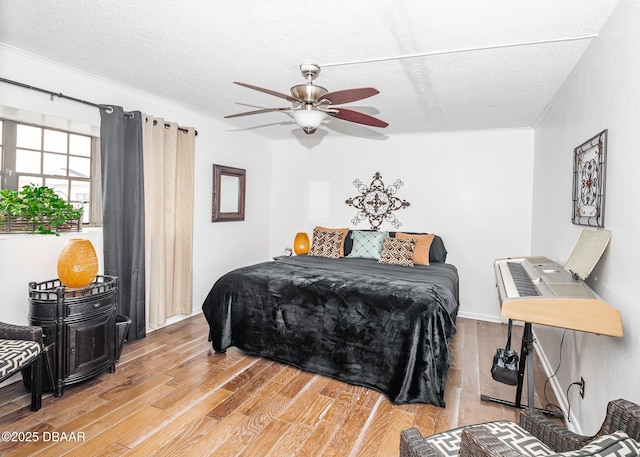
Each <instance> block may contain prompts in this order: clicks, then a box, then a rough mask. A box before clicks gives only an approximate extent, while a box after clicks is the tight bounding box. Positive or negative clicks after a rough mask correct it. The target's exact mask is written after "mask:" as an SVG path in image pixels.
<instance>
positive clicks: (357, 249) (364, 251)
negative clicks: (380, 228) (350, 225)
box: [347, 230, 389, 260]
mask: <svg viewBox="0 0 640 457" xmlns="http://www.w3.org/2000/svg"><path fill="white" fill-rule="evenodd" d="M387 236H389V235H388V233H387V232H368V231H367V232H363V231H361V230H354V231H353V232H351V238H352V239H353V247H352V248H351V252H350V253H349V255H348V256H347V257H361V258H363V259H376V260H378V259H380V256H381V255H382V245H383V244H384V239H385V238H386V237H387Z"/></svg>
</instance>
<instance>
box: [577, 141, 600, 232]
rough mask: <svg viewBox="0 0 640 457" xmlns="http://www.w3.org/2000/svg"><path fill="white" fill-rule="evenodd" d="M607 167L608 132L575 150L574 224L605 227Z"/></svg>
mask: <svg viewBox="0 0 640 457" xmlns="http://www.w3.org/2000/svg"><path fill="white" fill-rule="evenodd" d="M606 167H607V130H603V131H602V132H600V133H598V134H597V135H596V136H594V137H593V138H591V139H590V140H587V141H585V142H584V143H582V144H581V145H580V146H578V147H577V148H575V149H574V153H573V216H572V222H573V223H574V224H576V225H588V226H591V227H604V197H605V176H606Z"/></svg>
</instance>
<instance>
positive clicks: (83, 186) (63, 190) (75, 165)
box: [0, 120, 96, 224]
mask: <svg viewBox="0 0 640 457" xmlns="http://www.w3.org/2000/svg"><path fill="white" fill-rule="evenodd" d="M0 128H1V131H2V135H1V136H0V165H2V166H1V167H0V169H1V170H2V186H1V187H2V188H6V189H15V190H19V189H22V188H23V187H24V186H25V185H26V184H36V185H40V186H43V185H44V186H48V187H51V188H53V189H55V191H56V193H57V194H58V195H60V196H61V197H62V198H64V199H65V200H66V201H68V202H69V203H71V204H72V205H74V206H76V207H82V208H83V209H84V212H83V222H84V223H85V224H86V223H89V222H92V221H91V220H90V217H91V203H92V200H93V199H92V198H91V197H92V195H91V194H92V185H91V179H92V175H91V174H92V170H93V166H92V160H94V156H95V155H96V153H95V150H94V148H95V146H94V144H95V141H93V140H94V138H93V137H91V136H88V135H81V134H77V133H73V132H67V131H64V130H56V129H51V128H46V127H39V126H34V125H27V124H21V123H18V122H14V121H9V120H0Z"/></svg>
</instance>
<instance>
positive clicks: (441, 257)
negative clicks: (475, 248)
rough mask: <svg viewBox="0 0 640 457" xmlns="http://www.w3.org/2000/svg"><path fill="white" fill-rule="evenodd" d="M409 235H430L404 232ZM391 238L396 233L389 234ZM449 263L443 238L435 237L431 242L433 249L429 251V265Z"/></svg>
mask: <svg viewBox="0 0 640 457" xmlns="http://www.w3.org/2000/svg"><path fill="white" fill-rule="evenodd" d="M403 233H406V234H407V235H429V234H428V233H426V232H420V233H417V232H403ZM389 234H390V235H391V236H395V232H389ZM446 261H447V249H446V248H445V247H444V242H443V241H442V238H440V237H439V236H438V235H434V237H433V241H432V242H431V248H430V249H429V263H445V262H446Z"/></svg>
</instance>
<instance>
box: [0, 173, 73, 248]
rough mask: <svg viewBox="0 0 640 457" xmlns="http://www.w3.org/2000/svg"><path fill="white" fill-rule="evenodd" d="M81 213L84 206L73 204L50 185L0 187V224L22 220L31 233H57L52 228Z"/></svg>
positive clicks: (4, 224) (62, 224)
mask: <svg viewBox="0 0 640 457" xmlns="http://www.w3.org/2000/svg"><path fill="white" fill-rule="evenodd" d="M81 216H82V208H74V207H73V206H72V205H70V204H69V203H67V202H66V201H65V200H64V199H62V198H60V196H59V195H58V194H56V192H55V190H53V189H52V188H51V187H47V186H37V185H34V184H28V185H26V186H24V187H23V188H22V190H19V191H17V190H11V189H2V190H0V226H6V225H7V224H8V223H9V221H15V220H22V221H24V222H25V223H26V226H27V229H28V231H30V232H32V233H40V234H43V235H58V233H57V232H56V231H54V230H53V229H57V228H59V227H62V226H64V225H65V224H66V223H67V222H68V221H72V220H78V219H79V218H80V217H81ZM58 236H59V235H58Z"/></svg>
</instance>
